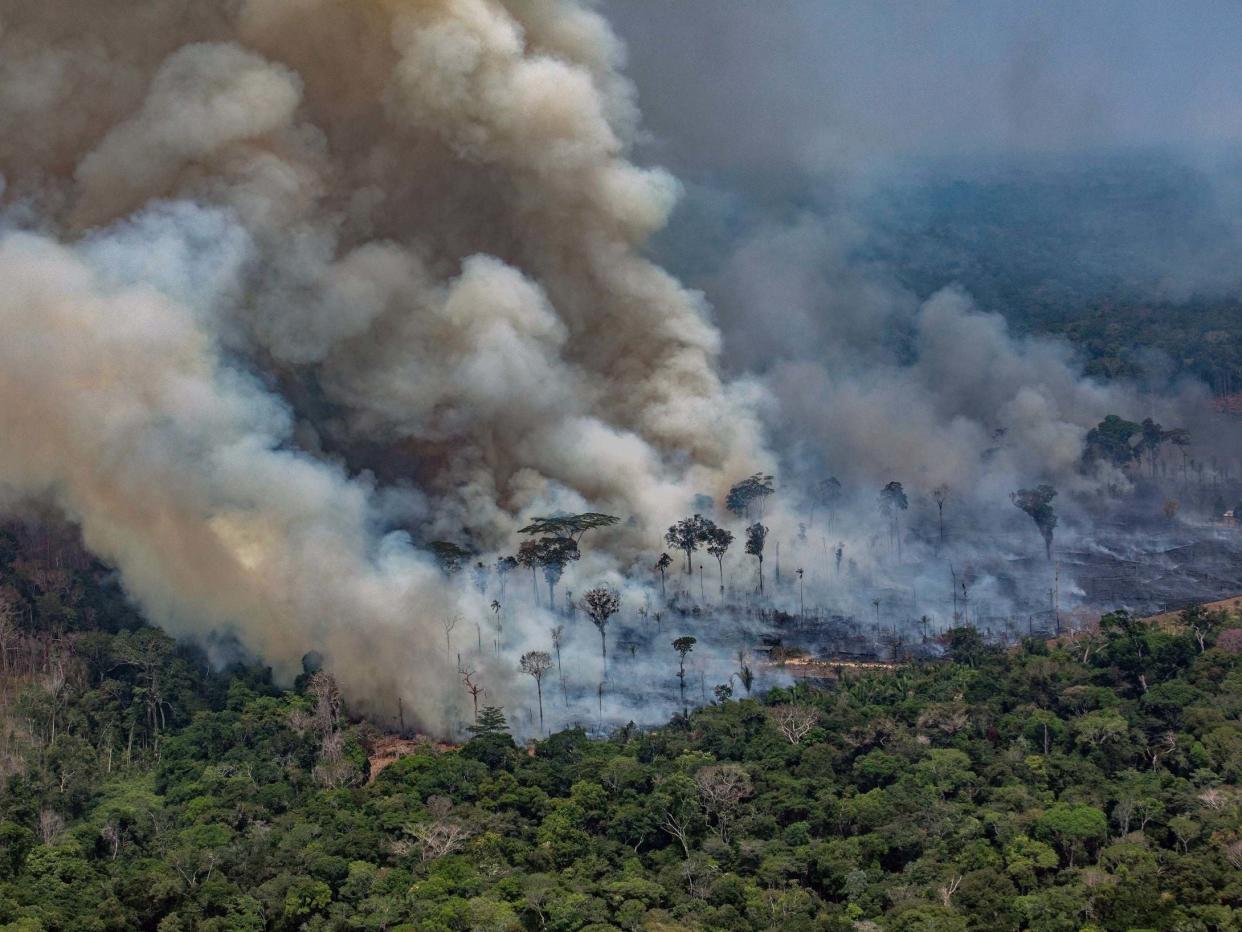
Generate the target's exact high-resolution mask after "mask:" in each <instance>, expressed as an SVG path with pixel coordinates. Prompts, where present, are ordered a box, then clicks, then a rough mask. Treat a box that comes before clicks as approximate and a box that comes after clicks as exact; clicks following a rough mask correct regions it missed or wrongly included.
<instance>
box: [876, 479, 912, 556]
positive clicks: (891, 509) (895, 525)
mask: <svg viewBox="0 0 1242 932" xmlns="http://www.w3.org/2000/svg"><path fill="white" fill-rule="evenodd" d="M909 507H910V501H909V499H907V498H906V490H905V489H903V488H902V486H901V483H900V482H896V481H894V482H890V483H888V484H887V485H886V486H884V488H882V489H880V512H881V514H883V515H884V517H885V518H886V519H887V520H888V540H889V546H890V547H891V548H894V549H896V551H897V559H898V560H900V559H901V513H902V512H903V511H905V510H906V509H907V508H909Z"/></svg>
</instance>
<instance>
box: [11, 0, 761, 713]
mask: <svg viewBox="0 0 1242 932" xmlns="http://www.w3.org/2000/svg"><path fill="white" fill-rule="evenodd" d="M620 60H621V50H620V47H619V45H618V43H617V42H616V41H615V39H614V38H613V36H612V34H611V33H610V31H609V30H608V28H607V26H606V24H605V23H604V22H603V20H602V19H601V18H600V17H599V16H598V15H596V14H595V13H593V12H591V11H590V10H589V9H585V8H584V7H583V6H581V5H579V4H577V3H571V2H554V0H544V2H539V0H511V2H505V3H501V2H497V0H441V2H396V0H392V2H381V0H365V2H364V0H349V2H345V0H299V2H294V3H290V2H287V0H280V2H275V0H243V2H240V3H233V2H222V0H220V2H205V3H204V2H200V3H193V4H190V3H177V2H174V3H169V4H161V5H159V6H158V7H149V8H144V9H143V10H141V11H137V12H136V11H135V10H134V8H133V5H132V4H129V3H122V2H116V0H103V2H99V3H93V4H90V5H89V7H88V8H85V9H84V8H82V7H81V6H80V5H79V4H73V5H69V4H63V3H33V2H26V0H4V2H0V176H2V177H3V181H4V185H5V187H4V195H3V197H4V201H3V203H4V221H3V229H4V230H5V231H6V232H5V233H4V234H3V238H2V239H0V323H2V324H3V327H4V331H5V341H4V343H3V346H2V347H0V435H2V436H3V438H4V440H3V444H2V445H0V489H2V490H3V493H4V494H5V495H6V496H9V497H13V498H23V497H32V496H43V497H47V498H50V499H51V500H53V501H54V502H56V503H57V504H58V505H59V506H60V507H62V508H63V509H64V510H65V511H66V512H67V513H68V514H69V515H70V516H71V517H72V518H73V519H75V520H77V521H79V522H80V523H81V525H82V527H83V530H84V534H85V536H86V540H87V543H88V545H89V546H90V547H91V548H93V549H94V550H96V551H97V552H98V553H100V554H101V555H102V556H104V557H105V558H107V559H110V560H112V561H114V562H115V563H116V564H117V565H118V567H119V568H120V569H121V571H122V574H123V577H124V580H125V583H126V585H127V587H128V589H129V591H130V592H131V593H132V594H133V595H134V596H135V597H136V598H137V599H138V601H139V602H140V603H141V604H142V605H143V606H144V608H145V609H146V610H147V611H148V613H149V614H150V615H151V616H152V618H153V619H154V620H156V621H159V622H161V623H163V624H166V625H167V626H168V627H169V628H170V629H171V630H173V631H175V632H188V631H196V632H202V631H206V630H214V629H235V630H237V631H238V632H239V634H240V635H241V637H242V639H243V641H244V642H245V643H246V644H247V645H248V646H250V647H252V648H254V649H256V650H258V651H259V652H261V653H262V654H263V656H264V657H265V658H266V659H268V660H269V661H271V662H273V663H275V664H277V665H278V667H280V668H281V669H283V670H286V671H288V670H290V669H292V668H293V667H294V665H295V664H296V661H297V658H298V657H300V655H301V654H302V653H303V652H304V651H306V650H309V649H319V650H324V651H325V652H326V653H327V654H328V655H329V656H330V658H331V660H332V663H333V665H334V667H335V669H336V670H337V672H338V673H339V674H340V675H341V677H342V679H343V681H344V685H345V686H346V688H347V689H350V690H351V691H352V692H353V694H354V695H355V696H356V697H358V698H359V699H360V700H361V701H363V702H366V701H371V700H378V699H383V700H384V701H388V702H391V701H393V697H394V696H395V695H397V694H403V695H404V697H405V701H406V707H407V708H412V709H414V710H415V711H416V713H417V714H418V715H419V716H420V717H421V719H422V721H423V722H424V723H425V724H428V725H431V726H432V727H437V726H439V725H440V724H442V721H443V719H442V718H441V716H442V714H443V712H444V710H443V709H442V708H441V707H440V704H439V702H438V701H437V700H436V699H435V698H434V697H435V696H436V694H437V693H438V692H439V690H438V689H437V686H438V685H439V684H440V683H442V681H443V678H446V677H451V676H453V675H454V674H453V671H452V670H451V669H446V668H445V666H446V665H445V663H444V662H443V661H442V660H441V658H440V655H439V654H438V653H434V648H433V647H432V645H435V644H437V643H438V639H439V638H440V637H441V629H440V619H441V618H442V617H443V616H444V615H445V613H451V612H455V611H459V610H461V611H469V612H472V613H475V614H478V613H481V612H485V611H486V609H485V607H484V606H483V605H482V604H479V605H473V604H460V603H462V602H469V600H471V599H473V598H477V597H475V596H470V595H466V594H463V593H459V592H458V590H457V589H456V588H454V587H448V586H445V585H444V584H443V583H442V582H441V580H440V579H439V577H438V575H437V573H436V571H435V570H434V569H432V568H431V567H430V566H429V565H428V564H427V562H426V561H425V560H423V559H421V558H419V557H418V556H417V554H416V551H415V549H414V548H413V547H412V546H411V542H410V539H409V537H408V535H406V534H404V533H388V532H389V531H391V530H392V529H393V528H394V527H395V526H397V524H398V523H404V525H405V526H407V527H409V528H410V529H411V530H413V531H414V532H415V534H416V535H417V536H418V537H421V538H422V539H423V540H430V539H434V538H436V537H449V538H453V539H457V540H459V541H460V542H462V543H466V544H470V545H472V546H475V547H477V548H479V549H480V550H483V551H487V550H489V549H492V548H500V547H506V546H511V545H512V531H513V529H514V528H515V527H517V526H519V525H517V524H516V523H515V522H519V521H521V520H522V519H524V518H525V517H527V516H529V514H530V513H531V512H532V510H534V509H540V510H543V509H548V508H554V507H558V506H564V507H569V508H575V507H583V506H587V505H589V506H590V507H592V508H594V509H597V510H602V511H609V512H612V513H616V514H620V515H623V516H625V517H626V518H627V519H631V518H632V520H629V521H627V522H626V523H625V524H624V525H623V526H622V527H620V528H619V529H618V530H617V531H615V532H613V534H612V537H611V538H610V539H608V540H607V543H608V544H609V545H610V546H611V548H612V550H613V551H614V552H616V553H619V554H625V553H626V552H627V551H629V550H631V549H632V548H633V547H634V546H635V545H636V544H637V542H638V541H640V540H643V539H647V540H650V539H654V538H655V534H656V531H657V529H658V528H659V527H660V525H661V522H664V521H666V520H667V517H668V515H670V514H675V513H677V512H678V511H679V510H681V509H684V508H685V507H686V506H687V504H688V502H689V501H690V499H691V498H692V496H693V495H694V494H696V493H703V492H706V493H709V494H714V495H719V494H720V493H721V492H723V490H724V489H725V488H727V485H728V483H729V480H730V479H732V478H735V477H737V476H739V475H746V474H748V473H750V472H752V471H754V469H757V468H765V467H768V468H770V466H771V463H770V462H769V461H768V458H767V456H766V455H765V454H764V452H763V450H762V445H761V443H760V441H759V437H758V429H757V426H756V420H755V418H754V416H753V415H752V413H751V398H750V397H749V396H748V392H747V390H745V389H741V388H737V387H731V386H728V385H726V384H723V383H722V381H721V379H720V378H719V376H718V374H717V370H716V357H717V355H718V352H719V343H720V339H719V335H718V333H717V331H716V330H715V329H714V328H713V327H712V326H711V325H710V324H709V323H708V321H707V319H706V316H705V314H704V309H703V308H702V307H701V305H700V300H699V299H698V298H697V297H696V296H695V295H694V294H692V293H690V292H688V291H686V290H685V289H684V288H682V287H681V286H680V285H679V284H678V283H677V282H676V281H675V280H674V279H672V278H671V277H670V276H669V275H668V274H666V273H665V272H664V271H662V270H661V269H660V268H659V267H657V266H655V265H654V264H652V263H651V262H649V261H647V260H646V259H644V258H643V257H642V255H641V254H640V249H641V247H642V245H643V243H644V241H645V240H646V238H647V237H648V236H649V235H650V234H651V233H652V232H653V231H655V230H657V229H658V228H659V227H660V226H661V225H662V224H663V222H664V220H665V217H666V215H667V212H668V210H669V209H670V206H671V204H672V202H673V199H674V196H675V193H676V191H675V184H674V183H673V182H672V180H671V179H670V178H669V177H668V176H666V175H664V174H663V173H661V172H658V171H645V170H640V169H638V168H636V167H635V166H633V165H632V164H630V163H629V162H628V161H627V160H626V158H625V153H626V148H627V144H628V140H629V139H630V137H631V135H632V133H633V131H634V128H635V123H636V113H635V108H634V105H633V100H632V94H631V90H630V87H629V85H628V83H627V82H626V81H625V80H624V79H623V78H622V77H621V75H620V72H619V70H618V69H619V65H620ZM394 479H399V480H401V481H400V482H399V483H397V484H396V485H395V486H394V485H393V484H392V480H394ZM601 541H603V538H601Z"/></svg>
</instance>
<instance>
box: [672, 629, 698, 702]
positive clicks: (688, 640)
mask: <svg viewBox="0 0 1242 932" xmlns="http://www.w3.org/2000/svg"><path fill="white" fill-rule="evenodd" d="M697 643H698V638H692V637H680V638H678V639H677V640H675V641H674V642H673V650H675V651H677V680H678V682H679V683H680V686H681V709H682V714H683V715H689V714H690V706H689V705H687V704H686V655H687V654H688V653H690V651H692V650H694V645H695V644H697Z"/></svg>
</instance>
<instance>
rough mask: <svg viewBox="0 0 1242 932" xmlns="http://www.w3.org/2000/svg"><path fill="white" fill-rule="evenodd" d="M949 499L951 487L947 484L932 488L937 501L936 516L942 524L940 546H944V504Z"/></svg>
mask: <svg viewBox="0 0 1242 932" xmlns="http://www.w3.org/2000/svg"><path fill="white" fill-rule="evenodd" d="M948 500H949V487H948V486H947V485H938V486H936V487H935V488H934V489H932V501H934V502H935V503H936V518H937V521H938V522H939V525H940V536H939V543H938V544H937V546H938V547H943V546H944V506H945V502H947V501H948Z"/></svg>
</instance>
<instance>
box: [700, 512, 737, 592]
mask: <svg viewBox="0 0 1242 932" xmlns="http://www.w3.org/2000/svg"><path fill="white" fill-rule="evenodd" d="M703 540H704V543H705V544H706V545H707V552H708V553H710V554H711V555H712V556H713V557H715V558H716V565H717V566H718V567H720V597H721V599H723V598H724V591H725V584H724V558H725V554H726V553H728V552H729V545H730V544H732V543H733V534H732V533H731V532H730V531H727V530H725V529H724V528H722V527H716V525H714V524H713V525H712V526H711V528H710V529H709V530H708V531H707V532H706V533H705V534H704V535H703Z"/></svg>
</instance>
